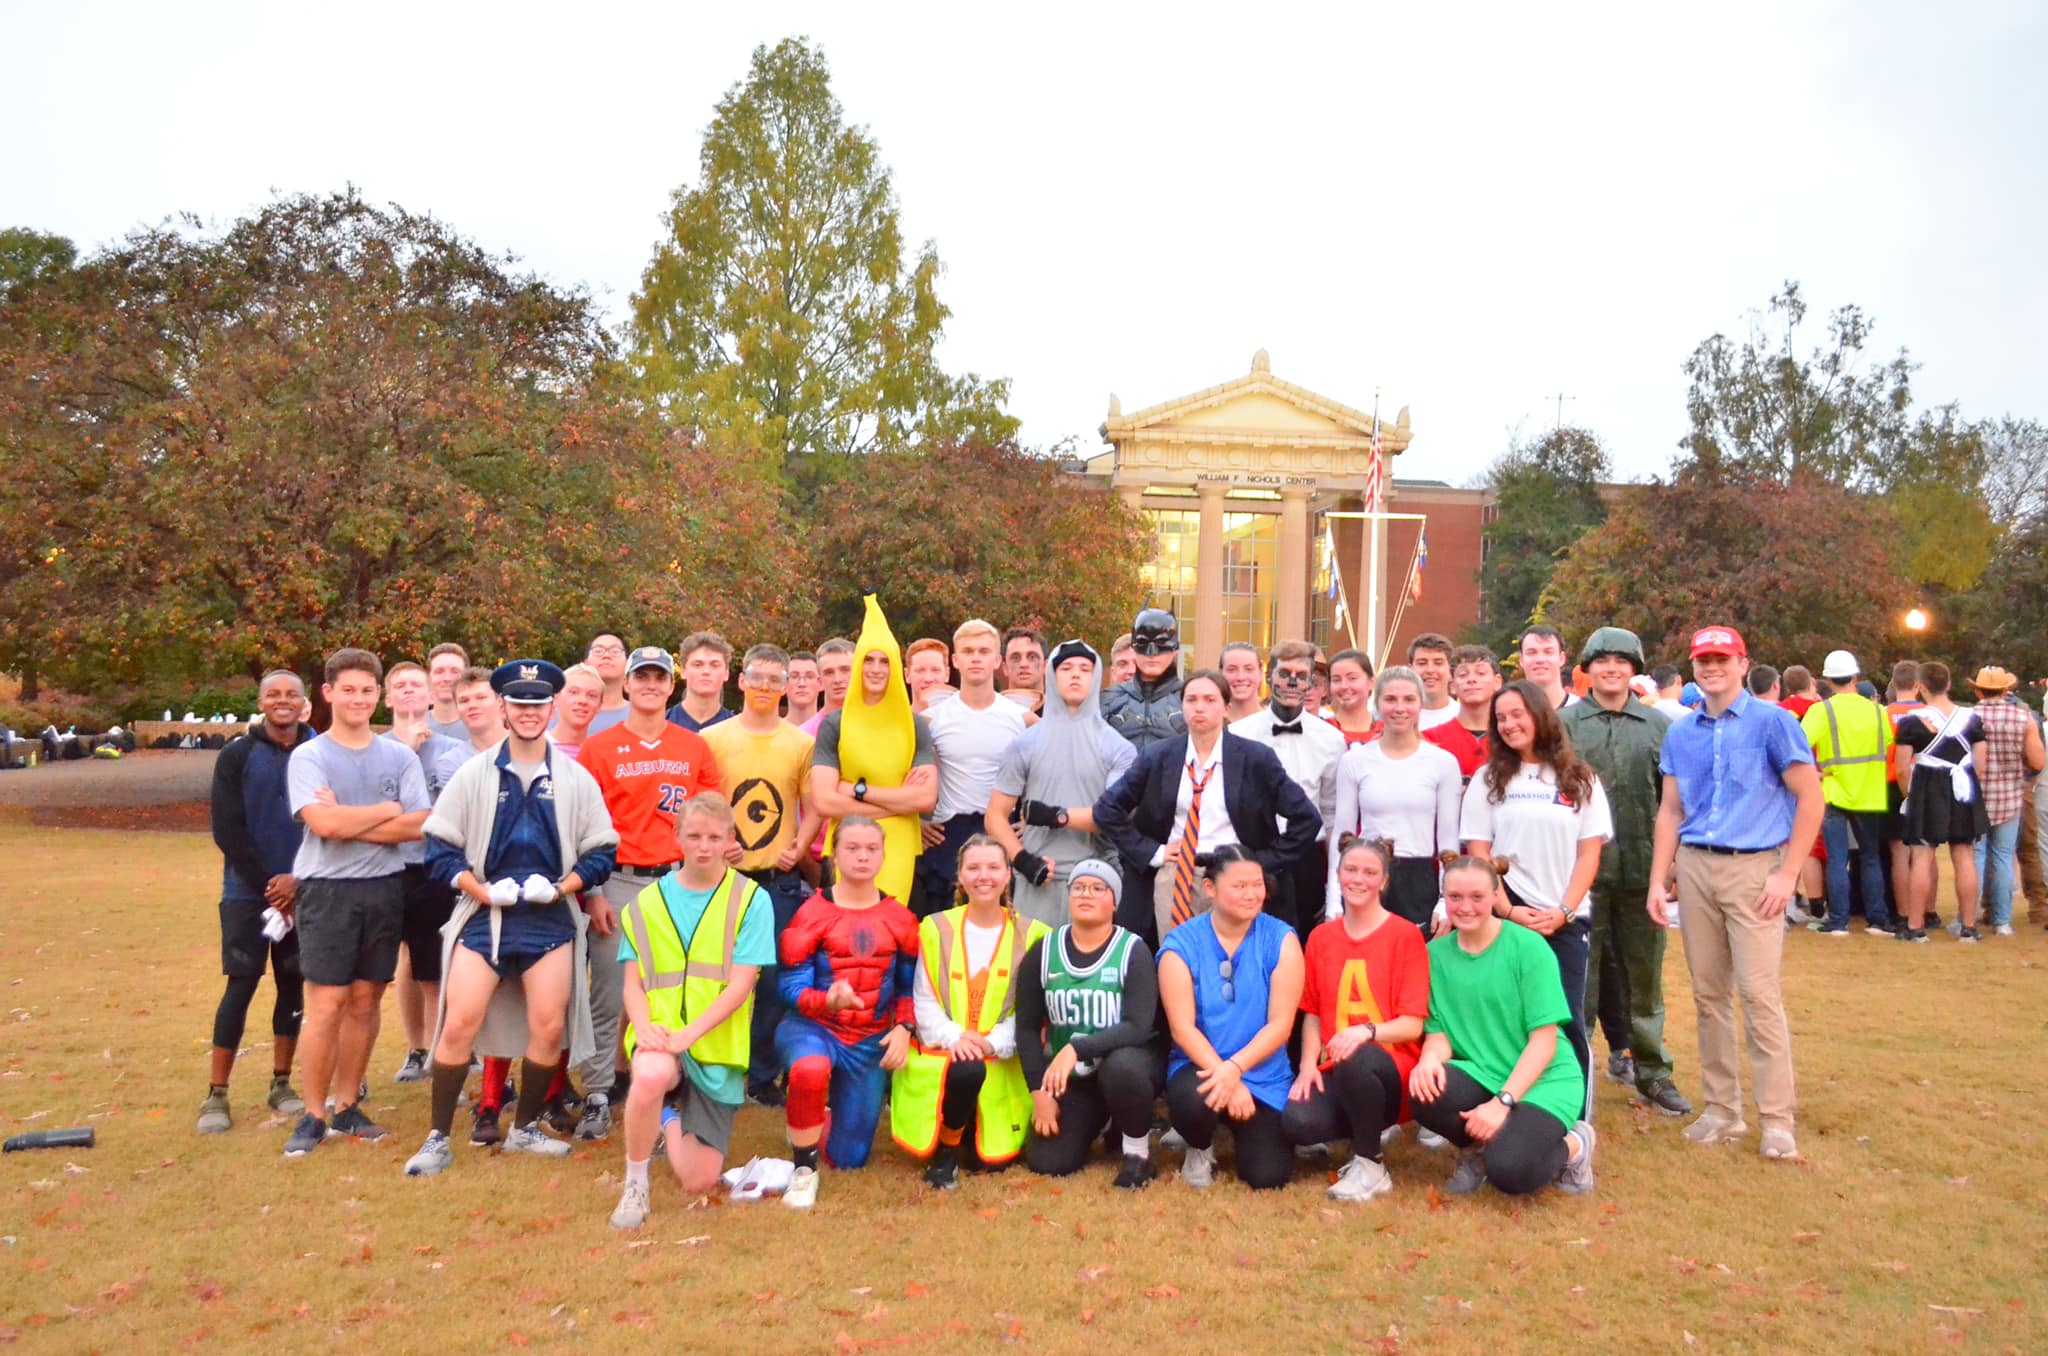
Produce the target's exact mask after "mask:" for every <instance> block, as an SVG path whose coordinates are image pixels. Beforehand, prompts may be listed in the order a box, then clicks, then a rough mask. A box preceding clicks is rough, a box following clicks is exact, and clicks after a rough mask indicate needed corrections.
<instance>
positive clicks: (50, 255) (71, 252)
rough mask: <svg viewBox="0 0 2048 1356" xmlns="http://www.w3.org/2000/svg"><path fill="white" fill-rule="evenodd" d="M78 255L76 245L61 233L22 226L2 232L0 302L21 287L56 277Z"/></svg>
mask: <svg viewBox="0 0 2048 1356" xmlns="http://www.w3.org/2000/svg"><path fill="white" fill-rule="evenodd" d="M77 258H78V249H77V247H76V246H74V245H73V244H72V243H71V242H70V241H69V240H66V239H65V238H64V237H63V236H61V235H46V234H44V233H43V232H41V231H32V230H29V229H28V228H26V227H23V226H10V227H8V228H7V229H6V230H4V231H0V303H4V302H5V301H6V300H7V299H8V297H9V296H10V295H11V294H12V293H13V292H14V291H15V289H17V288H19V287H23V286H26V285H27V284H29V283H33V282H38V281H40V280H42V279H44V278H54V277H56V276H57V275H58V274H60V273H62V272H63V271H64V270H65V269H68V268H70V267H71V265H72V263H73V261H75V260H76V259H77Z"/></svg>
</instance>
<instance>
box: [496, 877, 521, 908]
mask: <svg viewBox="0 0 2048 1356" xmlns="http://www.w3.org/2000/svg"><path fill="white" fill-rule="evenodd" d="M490 893H491V907H492V908H494V909H509V908H511V907H512V906H513V905H514V904H517V903H518V902H519V882H518V881H516V880H513V879H512V878H511V877H510V876H507V877H506V878H505V879H504V880H494V881H492V882H491V889H490Z"/></svg>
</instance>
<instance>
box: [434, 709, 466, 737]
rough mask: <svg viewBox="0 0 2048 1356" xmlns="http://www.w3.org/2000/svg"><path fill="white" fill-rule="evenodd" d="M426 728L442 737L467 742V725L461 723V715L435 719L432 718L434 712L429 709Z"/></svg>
mask: <svg viewBox="0 0 2048 1356" xmlns="http://www.w3.org/2000/svg"><path fill="white" fill-rule="evenodd" d="M427 728H428V729H430V730H432V731H433V732H434V733H435V734H437V735H439V736H441V738H443V739H453V740H455V741H456V742H458V743H462V744H467V743H468V742H469V727H468V726H467V725H464V724H463V723H462V717H460V716H457V717H456V718H455V719H454V720H436V719H434V713H433V712H432V711H429V712H427Z"/></svg>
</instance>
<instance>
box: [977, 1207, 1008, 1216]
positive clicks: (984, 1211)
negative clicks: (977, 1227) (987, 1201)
mask: <svg viewBox="0 0 2048 1356" xmlns="http://www.w3.org/2000/svg"><path fill="white" fill-rule="evenodd" d="M974 1213H975V1214H977V1215H979V1216H981V1217H982V1218H983V1219H994V1218H995V1217H996V1216H997V1215H1000V1214H1002V1213H1003V1212H1002V1211H1000V1210H998V1209H996V1208H995V1207H994V1206H992V1205H984V1206H983V1207H981V1209H979V1210H977V1211H975V1212H974Z"/></svg>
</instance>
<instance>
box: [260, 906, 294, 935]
mask: <svg viewBox="0 0 2048 1356" xmlns="http://www.w3.org/2000/svg"><path fill="white" fill-rule="evenodd" d="M291 930H292V920H291V919H289V918H287V917H285V916H284V915H283V914H281V913H279V912H278V911H277V910H276V909H274V908H270V909H265V910H264V911H263V935H264V937H266V938H268V939H269V940H270V941H273V942H281V941H283V940H284V939H285V936H286V935H287V934H288V933H290V932H291Z"/></svg>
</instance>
